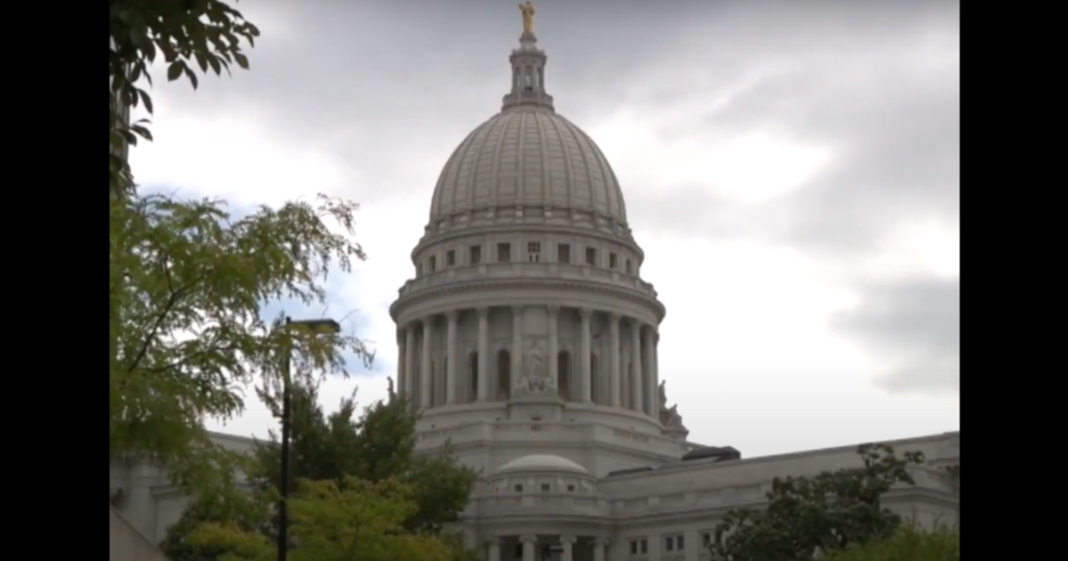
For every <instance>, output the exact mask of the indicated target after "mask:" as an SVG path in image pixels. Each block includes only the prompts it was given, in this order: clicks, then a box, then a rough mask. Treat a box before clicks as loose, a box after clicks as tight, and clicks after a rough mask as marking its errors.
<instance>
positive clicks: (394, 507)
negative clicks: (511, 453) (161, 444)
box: [188, 476, 456, 561]
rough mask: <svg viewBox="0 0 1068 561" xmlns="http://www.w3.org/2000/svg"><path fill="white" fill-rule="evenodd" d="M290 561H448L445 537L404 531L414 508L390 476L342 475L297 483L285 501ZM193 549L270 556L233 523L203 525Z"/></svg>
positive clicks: (252, 560) (269, 548)
mask: <svg viewBox="0 0 1068 561" xmlns="http://www.w3.org/2000/svg"><path fill="white" fill-rule="evenodd" d="M289 508H290V511H291V512H292V517H293V522H292V524H293V525H292V527H291V530H290V531H291V532H292V534H293V541H294V543H297V544H299V547H295V548H294V549H293V550H292V551H291V552H290V554H289V555H290V558H291V559H293V561H396V560H398V559H405V560H410V561H454V560H455V559H456V557H455V552H454V550H453V548H452V547H451V546H450V544H449V543H447V542H446V541H445V540H443V539H441V538H439V537H437V536H431V535H426V534H417V533H410V532H406V531H404V529H403V521H404V520H405V519H407V518H409V517H410V516H411V515H412V512H413V511H414V510H415V509H416V508H417V507H416V505H415V503H414V502H412V500H411V489H410V487H408V486H407V485H405V484H403V483H400V482H398V481H397V480H395V479H384V480H382V481H379V482H378V483H370V482H368V481H365V480H362V479H359V478H356V477H351V476H349V477H345V478H344V479H343V480H342V481H340V482H338V481H334V480H325V481H309V480H301V481H299V490H298V492H297V494H296V495H295V496H294V497H293V498H291V499H290V501H289ZM188 541H189V542H190V543H191V544H194V545H196V546H198V547H203V548H208V547H210V548H214V549H215V551H225V552H226V553H224V554H223V555H221V556H220V559H226V560H233V561H237V560H241V561H270V560H271V559H273V556H274V555H275V550H274V547H273V543H272V541H271V540H270V539H269V538H268V537H267V536H265V535H263V534H260V533H255V532H248V531H246V530H244V529H242V528H241V527H240V526H238V525H235V524H226V523H207V524H203V525H201V526H199V527H198V528H197V529H195V530H193V532H192V533H191V534H190V535H189V538H188Z"/></svg>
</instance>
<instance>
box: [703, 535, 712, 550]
mask: <svg viewBox="0 0 1068 561" xmlns="http://www.w3.org/2000/svg"><path fill="white" fill-rule="evenodd" d="M710 545H712V532H701V548H702V549H708V546H710Z"/></svg>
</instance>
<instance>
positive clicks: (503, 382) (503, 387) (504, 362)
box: [497, 349, 512, 400]
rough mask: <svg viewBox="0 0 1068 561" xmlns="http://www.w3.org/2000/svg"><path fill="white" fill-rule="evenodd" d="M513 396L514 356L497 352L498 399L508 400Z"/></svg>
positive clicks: (505, 352)
mask: <svg viewBox="0 0 1068 561" xmlns="http://www.w3.org/2000/svg"><path fill="white" fill-rule="evenodd" d="M511 395H512V355H511V354H509V353H508V351H506V350H504V349H501V350H500V351H498V352H497V399H500V400H507V399H508V398H509V397H510V396H511Z"/></svg>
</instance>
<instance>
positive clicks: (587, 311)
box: [579, 308, 593, 320]
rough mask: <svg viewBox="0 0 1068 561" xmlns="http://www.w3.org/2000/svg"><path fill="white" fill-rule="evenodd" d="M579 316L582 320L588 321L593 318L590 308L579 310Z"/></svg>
mask: <svg viewBox="0 0 1068 561" xmlns="http://www.w3.org/2000/svg"><path fill="white" fill-rule="evenodd" d="M579 316H581V317H582V319H587V320H588V319H590V318H591V317H592V316H593V310H591V309H590V308H579Z"/></svg>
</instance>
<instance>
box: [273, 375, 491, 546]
mask: <svg viewBox="0 0 1068 561" xmlns="http://www.w3.org/2000/svg"><path fill="white" fill-rule="evenodd" d="M291 396H292V397H291V399H292V401H291V406H292V409H291V411H290V412H291V417H290V418H291V422H292V427H293V432H292V435H293V437H292V440H291V442H290V450H291V453H292V456H291V462H290V474H291V476H292V477H293V478H294V480H295V479H298V478H306V479H315V480H333V481H335V482H340V481H343V480H344V478H345V477H346V476H355V477H358V478H360V479H363V480H365V481H368V482H371V483H378V482H380V481H384V480H387V479H397V480H398V481H400V482H402V483H403V484H405V485H407V486H408V487H409V489H410V491H411V493H412V500H413V501H414V502H415V504H416V505H417V507H418V508H417V509H416V510H415V511H414V512H413V513H412V514H411V515H410V516H409V517H408V518H407V519H406V520H405V522H404V527H405V528H406V529H408V530H409V531H414V532H422V533H435V534H436V533H440V532H441V531H442V530H443V528H444V527H445V526H446V525H447V524H449V523H450V522H455V521H457V520H459V517H460V513H461V512H462V511H463V509H464V507H466V506H467V501H468V498H469V497H470V495H471V491H472V490H473V488H474V485H475V482H476V480H477V479H478V474H477V473H476V472H475V471H474V470H472V469H471V468H469V467H467V466H465V465H463V464H462V463H460V462H459V461H458V460H457V458H456V456H455V455H454V454H453V453H452V451H451V450H450V449H448V448H446V449H445V450H444V451H443V452H441V453H439V454H435V455H430V456H417V455H416V454H415V438H416V434H415V425H416V421H417V420H418V414H417V413H415V412H413V411H412V410H411V407H409V406H408V404H407V402H406V401H404V400H403V399H400V398H394V399H390V400H388V401H379V402H375V403H374V404H372V405H371V406H369V407H367V408H366V409H365V410H364V412H363V414H362V415H361V416H360V417H359V419H353V417H354V416H355V412H356V403H355V395H353V396H350V397H348V398H346V399H343V400H342V402H341V405H340V407H339V408H338V410H337V411H335V412H334V413H332V414H330V415H326V414H324V412H323V410H322V407H321V406H320V405H319V401H318V392H317V390H316V387H315V386H314V385H313V384H299V385H296V386H294V388H293V391H292V394H291ZM260 397H261V399H263V400H264V402H265V403H266V404H267V407H268V409H270V410H271V411H272V413H273V414H274V415H275V416H276V417H280V415H281V404H280V403H279V401H278V400H277V399H276V396H272V395H267V394H265V393H262V392H261V394H260ZM279 454H280V445H279V443H278V441H277V438H276V437H275V435H274V434H273V433H272V435H271V439H270V440H269V441H268V442H264V443H261V444H260V445H258V446H257V450H256V455H257V458H258V461H257V462H256V466H257V469H258V471H255V472H254V474H253V479H254V481H255V482H256V485H257V486H258V487H259V488H260V489H261V490H266V489H268V488H271V487H277V486H278V485H279V483H280V477H279V475H280V473H279V466H280V464H281V462H280V461H279V458H280V455H279Z"/></svg>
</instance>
